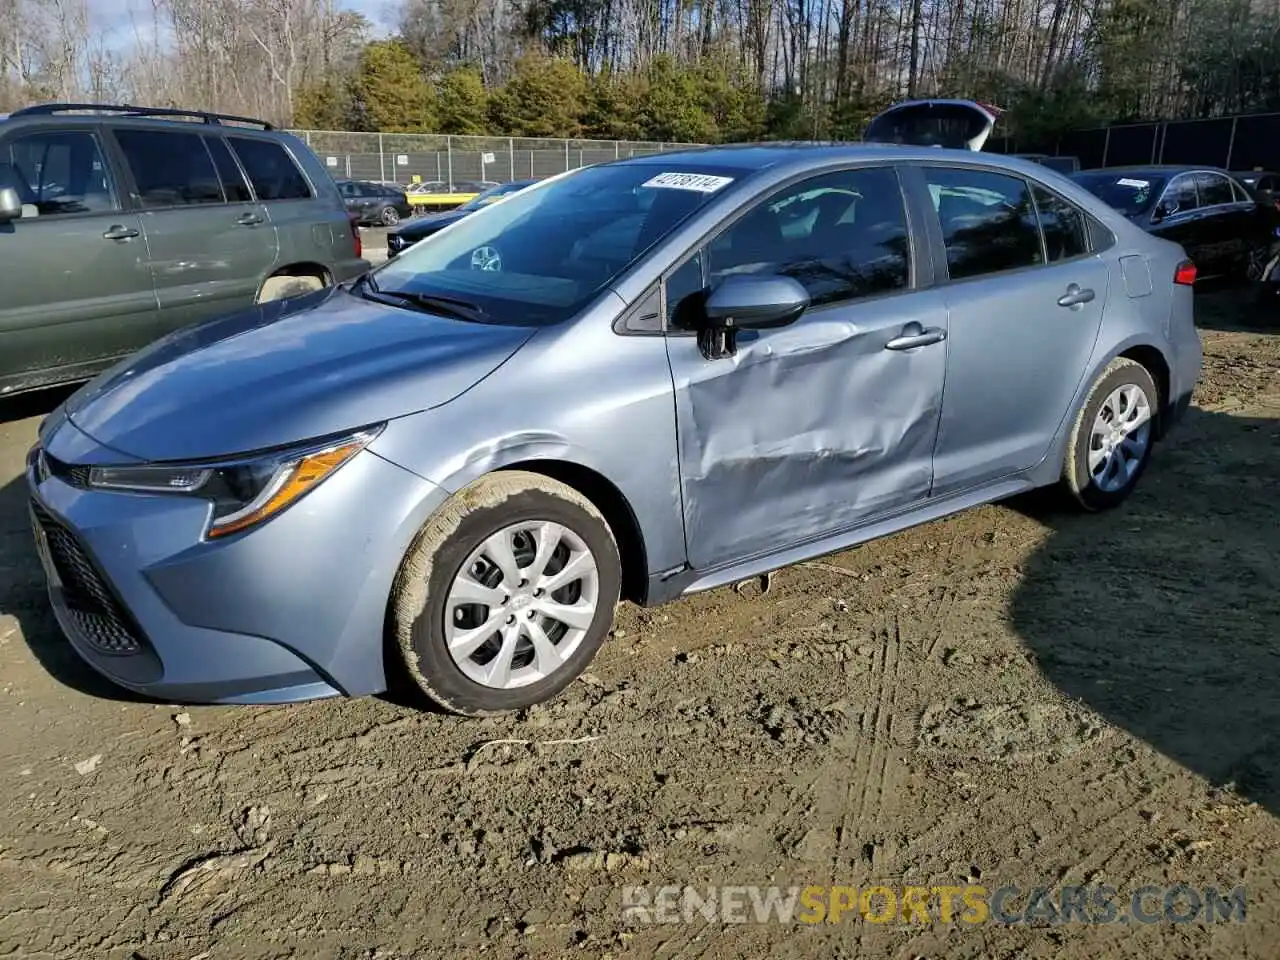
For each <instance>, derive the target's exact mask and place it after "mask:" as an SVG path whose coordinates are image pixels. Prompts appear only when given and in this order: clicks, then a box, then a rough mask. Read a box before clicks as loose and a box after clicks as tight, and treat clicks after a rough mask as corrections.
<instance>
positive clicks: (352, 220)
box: [347, 214, 364, 257]
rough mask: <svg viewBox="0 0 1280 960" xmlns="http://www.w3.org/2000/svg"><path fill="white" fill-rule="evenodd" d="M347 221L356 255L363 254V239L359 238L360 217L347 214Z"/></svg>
mask: <svg viewBox="0 0 1280 960" xmlns="http://www.w3.org/2000/svg"><path fill="white" fill-rule="evenodd" d="M347 223H348V224H350V225H351V239H352V240H353V241H354V242H355V245H356V256H357V257H363V256H364V241H363V240H361V239H360V218H359V217H357V216H355V215H354V214H347Z"/></svg>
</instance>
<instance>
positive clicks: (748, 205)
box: [615, 160, 935, 337]
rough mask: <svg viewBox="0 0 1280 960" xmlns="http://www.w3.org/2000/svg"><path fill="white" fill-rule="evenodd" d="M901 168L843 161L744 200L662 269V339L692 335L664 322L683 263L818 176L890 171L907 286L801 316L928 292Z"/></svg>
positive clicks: (922, 242)
mask: <svg viewBox="0 0 1280 960" xmlns="http://www.w3.org/2000/svg"><path fill="white" fill-rule="evenodd" d="M904 166H907V165H906V164H903V163H902V161H895V160H864V161H861V162H857V161H842V162H839V163H833V164H824V165H822V166H819V167H814V168H812V169H809V170H804V171H801V172H798V173H796V174H794V175H792V176H790V177H787V178H786V179H785V180H782V181H780V182H778V183H776V184H774V185H773V186H772V187H769V188H768V189H767V190H766V191H765V192H763V193H756V194H754V195H753V196H751V197H750V198H749V199H745V200H744V201H743V202H742V203H741V204H740V205H739V206H738V208H737V209H735V210H734V211H733V213H732V214H731V215H730V216H728V217H726V218H725V219H723V220H721V221H720V222H719V223H717V224H716V225H715V226H714V227H712V228H711V229H710V230H708V231H707V232H705V233H704V234H703V235H702V236H701V237H700V238H699V239H698V240H697V241H696V242H695V243H693V244H692V245H691V246H690V247H689V249H687V250H686V251H685V252H684V253H682V254H681V255H680V256H679V257H677V258H676V259H675V260H674V261H672V263H671V265H670V266H669V267H667V268H666V269H665V270H663V271H662V274H661V276H659V277H658V280H657V282H658V284H659V286H660V288H661V306H662V313H661V316H660V319H661V321H662V334H663V335H664V336H670V337H692V336H695V334H694V332H693V331H692V330H678V329H674V328H672V327H670V326H669V325H668V323H667V317H668V314H669V311H668V309H667V282H668V280H670V278H671V277H672V276H674V275H675V274H676V273H677V272H678V271H679V270H680V269H681V268H682V267H683V266H684V265H685V264H686V263H688V262H689V261H690V260H692V259H693V258H694V257H695V256H697V255H699V254H701V253H704V252H705V251H706V250H707V248H708V247H710V246H711V244H712V243H714V242H715V241H716V240H718V239H719V238H720V237H721V236H722V235H723V234H725V233H726V232H728V231H729V230H731V229H733V227H734V226H735V225H736V224H737V223H738V222H739V221H740V220H742V219H743V218H744V217H746V216H747V215H748V214H750V213H752V212H754V211H755V210H756V209H757V207H759V206H760V205H761V204H763V203H768V202H769V201H770V200H771V199H773V198H774V197H777V196H778V195H779V194H780V193H783V192H784V191H787V190H790V189H791V188H792V187H795V186H796V185H797V184H800V183H804V182H805V181H806V180H816V179H817V178H819V177H827V176H831V175H833V174H838V173H854V172H857V171H859V170H871V169H886V168H887V169H889V170H890V171H892V173H893V174H894V176H895V177H896V178H897V181H898V195H899V197H900V198H901V200H902V214H903V219H904V220H905V221H906V227H907V245H908V256H907V285H906V286H905V287H901V288H899V289H897V290H886V291H884V292H883V293H874V294H869V295H868V296H865V297H851V298H848V299H845V300H834V301H832V302H830V303H823V304H819V305H817V306H813V307H810V308H809V309H807V310H805V312H804V317H808V316H812V315H813V314H815V313H821V312H823V311H826V310H829V309H833V308H845V307H848V306H849V305H850V304H854V303H870V302H873V301H876V300H883V299H887V298H889V297H900V296H905V295H907V294H911V293H918V292H920V291H921V290H924V289H927V288H928V287H930V286H932V285H933V283H934V282H935V281H934V279H933V277H932V276H930V277H929V278H924V277H922V276H921V269H920V268H921V267H922V266H923V263H924V260H923V259H922V258H925V257H929V256H930V254H929V252H928V250H927V247H928V246H929V243H928V240H927V239H926V238H924V237H922V236H921V235H920V230H921V229H922V227H921V226H920V225H919V224H917V223H916V222H915V221H916V219H917V218H918V213H917V212H916V211H914V210H913V209H912V202H911V196H910V192H909V188H908V184H907V179H906V176H905V175H904V174H905V171H904V169H903V168H904ZM929 262H930V265H931V266H932V260H931V259H930V261H929ZM702 282H703V285H704V287H705V286H706V284H707V258H706V257H705V256H704V257H703V258H702ZM647 294H648V288H646V293H645V294H642V295H641V296H640V298H639V299H638V300H637V302H642V301H643V300H644V299H645V297H646V296H647ZM802 319H803V317H802ZM615 329H616V328H615ZM632 335H633V336H634V335H635V334H632Z"/></svg>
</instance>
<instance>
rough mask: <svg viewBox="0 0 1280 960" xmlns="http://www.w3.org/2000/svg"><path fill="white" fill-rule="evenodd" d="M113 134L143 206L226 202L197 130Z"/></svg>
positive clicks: (139, 131)
mask: <svg viewBox="0 0 1280 960" xmlns="http://www.w3.org/2000/svg"><path fill="white" fill-rule="evenodd" d="M115 135H116V141H117V142H118V143H119V144H120V149H121V150H123V151H124V156H125V160H126V161H127V162H128V164H129V171H130V172H131V173H132V174H133V184H134V187H135V188H136V190H137V194H138V199H139V201H140V202H141V203H142V205H143V206H144V207H150V208H158V207H183V206H190V205H193V204H202V203H224V202H226V198H225V197H224V196H223V195H222V181H221V179H220V178H219V177H218V171H217V170H216V169H215V168H214V166H213V159H212V158H211V157H210V156H209V151H208V150H207V149H205V145H204V138H203V137H201V136H200V135H199V134H195V133H181V132H173V133H171V132H169V131H165V130H127V129H126V130H117V131H116V134H115Z"/></svg>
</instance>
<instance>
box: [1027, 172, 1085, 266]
mask: <svg viewBox="0 0 1280 960" xmlns="http://www.w3.org/2000/svg"><path fill="white" fill-rule="evenodd" d="M1032 195H1033V196H1034V197H1035V201H1036V212H1037V213H1038V214H1039V216H1040V232H1041V233H1043V234H1044V250H1045V258H1046V259H1047V260H1048V261H1049V263H1056V262H1057V261H1059V260H1070V259H1071V258H1072V257H1082V256H1084V255H1085V254H1086V253H1088V252H1089V234H1088V226H1087V225H1086V223H1085V218H1084V213H1083V212H1082V211H1081V210H1080V209H1079V208H1078V207H1077V206H1075V204H1073V203H1070V202H1069V201H1067V200H1064V199H1063V198H1062V197H1060V196H1058V195H1057V194H1056V193H1053V192H1052V191H1051V190H1047V189H1045V188H1044V187H1041V186H1039V185H1037V186H1035V187H1033V188H1032Z"/></svg>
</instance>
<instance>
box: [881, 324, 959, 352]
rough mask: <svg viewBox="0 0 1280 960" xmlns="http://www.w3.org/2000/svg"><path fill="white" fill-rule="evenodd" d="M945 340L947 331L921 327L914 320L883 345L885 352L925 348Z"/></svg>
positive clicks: (938, 328) (940, 328)
mask: <svg viewBox="0 0 1280 960" xmlns="http://www.w3.org/2000/svg"><path fill="white" fill-rule="evenodd" d="M945 339H947V331H946V330H944V329H942V327H928V328H925V327H922V326H920V324H918V323H916V322H915V321H914V320H913V321H912V322H911V323H908V324H907V325H906V326H905V327H903V328H902V332H901V333H899V334H898V335H897V336H896V337H894V338H893V339H892V340H890V341H889V342H888V343H886V344H885V345H884V348H885V349H886V350H911V349H914V348H915V347H927V346H929V344H931V343H941V342H942V341H943V340H945Z"/></svg>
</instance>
